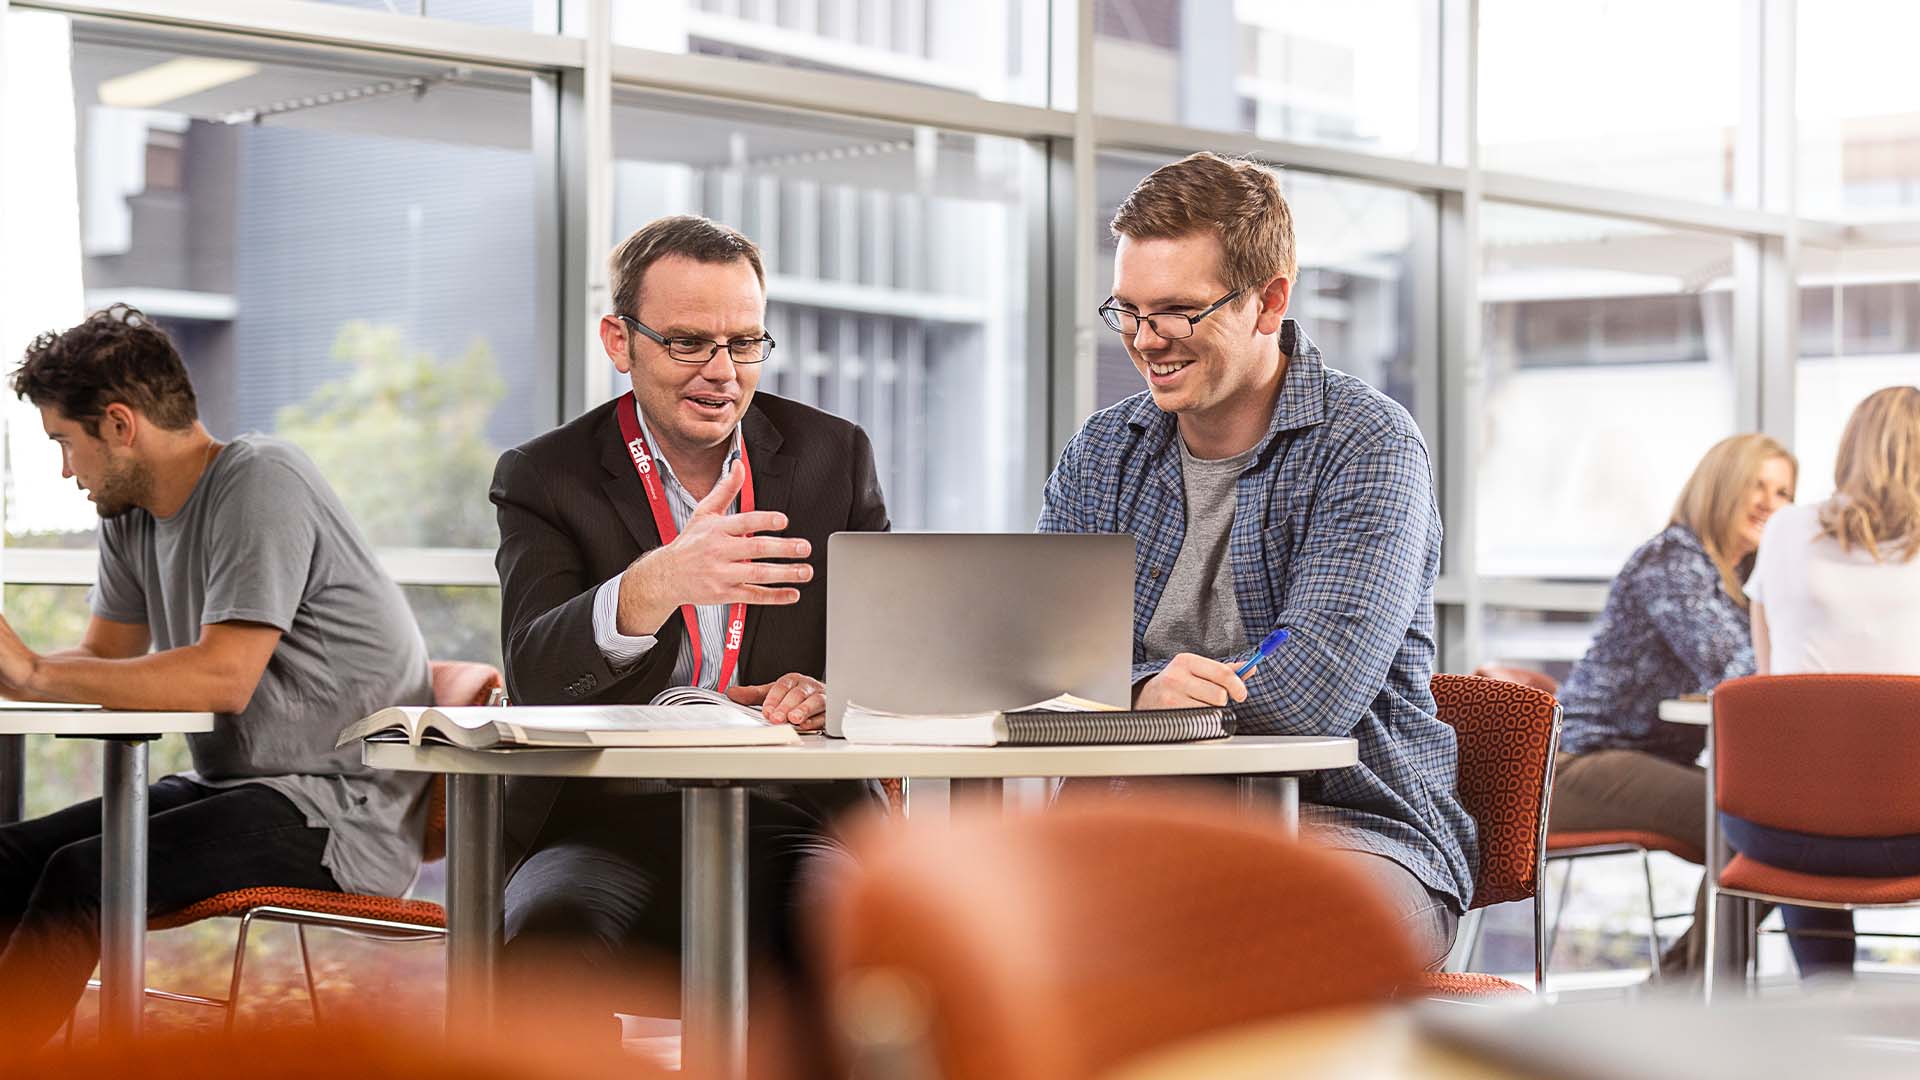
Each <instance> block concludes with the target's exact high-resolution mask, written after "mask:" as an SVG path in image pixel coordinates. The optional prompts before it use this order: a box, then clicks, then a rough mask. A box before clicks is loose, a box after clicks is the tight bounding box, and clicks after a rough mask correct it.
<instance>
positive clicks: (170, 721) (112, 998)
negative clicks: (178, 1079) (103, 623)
mask: <svg viewBox="0 0 1920 1080" xmlns="http://www.w3.org/2000/svg"><path fill="white" fill-rule="evenodd" d="M212 730H213V714H212V713H209V712H123V711H120V710H116V709H102V708H100V707H99V706H97V705H69V704H63V703H57V702H42V701H0V731H4V732H6V733H7V734H9V735H59V736H64V737H67V738H81V739H99V740H100V743H101V754H100V844H101V849H102V856H103V857H102V859H101V861H100V1031H101V1034H102V1035H103V1036H107V1035H111V1036H119V1037H132V1036H136V1035H138V1034H139V1033H140V1016H141V1005H142V1004H143V1002H142V998H143V997H144V995H145V993H146V986H147V979H146V975H147V743H149V742H151V741H153V740H154V739H157V738H159V737H160V736H162V735H176V734H189V733H192V732H200V731H212Z"/></svg>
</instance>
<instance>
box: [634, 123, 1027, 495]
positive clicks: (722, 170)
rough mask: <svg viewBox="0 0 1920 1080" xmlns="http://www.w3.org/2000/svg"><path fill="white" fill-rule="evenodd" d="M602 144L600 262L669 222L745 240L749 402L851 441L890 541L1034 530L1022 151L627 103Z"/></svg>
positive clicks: (890, 131) (943, 136)
mask: <svg viewBox="0 0 1920 1080" xmlns="http://www.w3.org/2000/svg"><path fill="white" fill-rule="evenodd" d="M614 128H615V151H616V153H617V154H618V157H619V161H618V162H617V163H616V165H615V170H614V187H615V210H614V232H615V236H614V237H609V238H608V242H609V245H611V244H612V243H613V242H614V240H615V239H616V238H618V237H623V236H625V235H626V234H627V233H629V232H631V231H632V230H634V229H636V228H638V227H640V226H641V225H644V224H646V223H647V222H648V221H650V220H652V219H653V218H655V217H659V216H661V215H663V214H673V213H699V214H705V215H707V216H709V217H712V218H715V219H716V220H720V221H724V222H726V223H728V224H730V225H733V226H735V227H736V228H739V229H740V230H742V231H743V232H745V233H746V234H747V235H748V236H750V237H752V238H753V239H754V241H755V242H757V243H758V244H759V245H760V246H761V248H762V250H763V252H764V257H765V260H766V269H767V298H768V312H767V321H768V329H769V331H770V332H771V333H772V335H773V337H774V340H775V341H777V342H778V343H779V346H778V348H777V349H776V350H775V351H774V353H773V356H772V358H771V359H770V360H769V361H768V362H767V364H766V368H765V370H764V371H763V372H762V375H761V382H760V392H762V393H772V394H778V395H780V396H782V397H788V398H792V399H794V400H797V401H801V402H804V403H806V404H809V405H814V406H817V407H819V408H822V409H826V410H828V411H830V412H833V413H837V414H839V415H841V416H844V417H847V418H848V419H851V420H854V421H856V422H858V423H859V424H860V425H861V426H862V427H864V428H865V429H866V431H867V434H868V435H869V436H871V437H872V439H873V444H874V452H875V455H876V458H877V461H878V465H879V469H880V479H881V483H882V485H883V486H884V488H885V490H886V496H887V507H888V510H889V511H890V513H891V515H892V518H893V523H894V526H895V527H896V528H901V529H968V530H983V529H984V530H994V529H1026V528H1029V527H1031V525H1032V521H1033V516H1034V513H1035V507H1036V506H1037V505H1038V494H1037V489H1038V486H1039V481H1040V476H1039V473H1040V470H1041V469H1042V468H1043V467H1044V463H1043V462H1041V461H1037V460H1035V459H1034V454H1033V453H1032V452H1031V450H1030V447H1031V446H1032V444H1033V440H1031V439H1030V438H1029V433H1030V432H1031V431H1032V430H1033V425H1035V424H1043V423H1045V409H1044V407H1043V404H1044V398H1041V399H1036V398H1035V396H1034V393H1033V391H1034V388H1035V387H1036V386H1040V385H1044V373H1043V372H1042V371H1041V370H1039V368H1038V367H1037V365H1039V364H1040V363H1041V362H1042V361H1041V360H1040V358H1039V357H1035V356H1031V355H1030V352H1031V349H1030V348H1029V341H1030V336H1031V330H1030V323H1029V320H1030V318H1033V317H1037V314H1036V313H1033V312H1031V311H1030V310H1029V308H1030V303H1029V301H1030V293H1029V289H1030V285H1029V279H1028V274H1029V273H1030V272H1031V271H1030V267H1031V266H1032V264H1033V260H1032V259H1031V257H1030V254H1029V251H1028V247H1027V245H1028V242H1029V223H1028V214H1029V208H1030V207H1032V206H1034V204H1035V200H1036V199H1037V198H1038V195H1037V190H1038V187H1039V179H1040V176H1039V168H1040V154H1039V151H1038V150H1037V149H1036V148H1034V147H1031V146H1029V145H1027V144H1025V143H1023V142H1019V141H1015V140H1010V139H1001V138H992V137H987V136H978V135H967V134H960V133H956V132H950V131H940V130H936V129H933V128H904V127H896V126H890V125H877V124H864V123H856V122H853V121H833V120H825V119H819V118H813V117H802V116H792V115H785V114H777V113H768V112H762V111H747V110H726V109H719V108H715V107H712V106H698V105H693V104H689V103H686V102H683V101H678V100H669V99H659V98H651V97H642V96H633V97H626V98H623V99H622V100H620V101H619V103H618V104H617V105H616V108H615V110H614ZM616 385H620V384H618V383H616Z"/></svg>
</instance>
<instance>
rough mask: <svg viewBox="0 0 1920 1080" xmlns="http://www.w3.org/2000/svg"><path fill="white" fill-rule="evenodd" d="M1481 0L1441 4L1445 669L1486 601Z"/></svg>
mask: <svg viewBox="0 0 1920 1080" xmlns="http://www.w3.org/2000/svg"><path fill="white" fill-rule="evenodd" d="M1479 9H1480V5H1479V2H1478V0H1446V3H1445V6H1444V7H1443V9H1442V13H1441V34H1440V43H1441V44H1440V47H1441V50H1442V52H1441V63H1440V68H1441V74H1442V83H1441V109H1442V112H1441V125H1440V143H1441V152H1442V155H1443V156H1444V158H1445V160H1448V161H1452V162H1456V163H1458V165H1459V171H1460V172H1461V173H1462V174H1463V176H1464V177H1465V182H1464V183H1463V184H1462V185H1461V187H1460V189H1459V190H1457V191H1443V192H1441V193H1440V194H1439V195H1438V196H1437V198H1438V200H1439V211H1440V212H1439V243H1438V245H1437V247H1436V253H1437V261H1438V265H1437V266H1436V267H1435V272H1436V273H1437V274H1438V276H1439V298H1438V304H1439V315H1440V320H1439V321H1440V341H1439V349H1440V388H1441V400H1440V451H1439V453H1440V470H1439V471H1440V497H1441V518H1442V520H1443V521H1444V522H1445V523H1446V533H1447V540H1446V548H1445V550H1444V552H1443V554H1442V561H1441V569H1442V571H1443V573H1444V574H1445V575H1446V576H1447V577H1448V578H1449V579H1450V580H1452V581H1454V582H1458V583H1459V584H1460V586H1462V588H1461V589H1460V591H1459V594H1458V599H1457V602H1456V603H1454V604H1450V605H1448V606H1447V607H1446V608H1444V609H1443V610H1442V611H1441V612H1440V627H1439V629H1440V636H1441V656H1440V667H1441V670H1443V671H1471V670H1473V668H1474V667H1475V666H1476V665H1477V664H1478V663H1479V662H1480V660H1481V658H1482V657H1481V636H1482V623H1483V622H1484V621H1485V620H1484V618H1483V615H1484V610H1485V605H1484V602H1483V600H1482V598H1481V580H1480V575H1479V552H1478V544H1479V540H1478V537H1479V529H1478V522H1477V517H1478V513H1479V503H1480V499H1479V468H1478V465H1479V456H1480V455H1479V446H1480V435H1481V427H1482V423H1483V421H1482V417H1481V401H1482V398H1483V397H1484V396H1485V393H1486V374H1485V367H1484V365H1483V363H1482V361H1481V356H1480V349H1481V341H1480V339H1481V326H1480V324H1481V313H1480V295H1479V293H1480V217H1481V215H1480V209H1481V202H1482V199H1483V195H1482V191H1481V179H1482V176H1483V174H1482V173H1481V171H1480V139H1479V118H1478V111H1479V76H1480V73H1479V57H1480V33H1479V18H1480V11H1479Z"/></svg>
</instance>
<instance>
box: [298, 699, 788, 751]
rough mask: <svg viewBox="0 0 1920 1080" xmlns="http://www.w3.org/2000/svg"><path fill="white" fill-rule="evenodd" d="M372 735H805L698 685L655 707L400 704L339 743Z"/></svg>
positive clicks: (719, 741) (433, 739)
mask: <svg viewBox="0 0 1920 1080" xmlns="http://www.w3.org/2000/svg"><path fill="white" fill-rule="evenodd" d="M370 736H371V737H373V738H375V739H388V738H391V739H396V740H398V739H404V740H406V741H407V742H410V743H413V744H414V745H415V746H418V745H420V744H421V743H444V744H447V745H451V746H462V747H465V748H467V749H469V750H494V749H505V748H509V747H523V746H542V747H556V746H558V747H571V748H574V749H584V748H589V747H602V746H779V745H782V744H789V743H798V742H799V741H800V733H799V732H797V731H795V730H794V729H793V728H792V727H791V726H790V725H787V724H769V723H767V721H766V720H765V719H764V718H762V717H761V715H760V710H758V709H753V708H749V707H747V706H745V705H741V704H738V703H737V702H733V701H730V700H728V699H727V697H726V696H725V695H723V694H716V693H714V692H713V691H711V690H702V689H700V688H698V687H692V686H669V687H667V688H666V689H665V690H662V691H660V693H658V694H656V695H655V696H654V699H653V702H652V704H648V705H515V706H511V707H508V708H499V707H495V706H486V705H466V706H448V707H444V708H443V707H440V706H424V705H396V706H394V707H393V708H389V709H381V710H380V711H379V712H377V713H374V714H373V715H372V716H369V717H366V718H364V719H361V720H356V721H354V722H353V723H351V724H348V725H347V726H346V728H344V729H343V730H342V731H341V732H340V738H339V740H338V742H337V743H336V745H339V746H345V745H347V744H348V743H350V742H353V741H355V740H357V739H364V738H368V737H370Z"/></svg>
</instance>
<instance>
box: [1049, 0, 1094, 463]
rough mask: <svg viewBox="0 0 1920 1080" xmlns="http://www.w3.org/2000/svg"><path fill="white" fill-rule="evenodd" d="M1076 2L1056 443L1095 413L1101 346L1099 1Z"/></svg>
mask: <svg viewBox="0 0 1920 1080" xmlns="http://www.w3.org/2000/svg"><path fill="white" fill-rule="evenodd" d="M1075 3H1076V4H1077V8H1076V18H1075V20H1074V23H1075V31H1074V33H1075V36H1074V55H1075V58H1076V59H1075V67H1074V86H1075V91H1074V113H1073V202H1072V207H1073V261H1072V266H1073V279H1072V281H1073V288H1072V296H1073V306H1072V308H1071V310H1070V311H1068V312H1067V315H1068V317H1069V318H1070V319H1072V326H1073V352H1072V353H1071V354H1070V355H1069V356H1068V357H1067V360H1068V363H1069V364H1070V371H1071V383H1070V386H1071V396H1070V397H1068V398H1067V400H1065V401H1064V402H1058V403H1057V404H1061V405H1065V406H1066V414H1065V415H1064V416H1060V413H1059V411H1058V410H1056V416H1059V417H1060V419H1061V420H1063V421H1065V422H1064V423H1063V424H1062V425H1061V426H1060V430H1059V431H1058V432H1057V434H1058V435H1059V436H1060V438H1059V439H1058V440H1056V443H1057V444H1058V445H1065V443H1066V439H1067V436H1068V435H1070V434H1071V433H1072V432H1074V431H1077V430H1079V428H1080V425H1081V424H1082V423H1084V422H1085V421H1086V419H1087V417H1089V416H1092V415H1093V406H1094V397H1095V386H1096V380H1097V373H1096V364H1097V362H1098V357H1099V348H1098V347H1097V346H1096V345H1095V343H1094V340H1095V339H1094V334H1095V332H1096V328H1095V326H1094V314H1093V309H1094V308H1096V307H1098V306H1099V302H1100V299H1099V297H1098V296H1097V295H1096V290H1097V289H1098V288H1099V286H1098V285H1097V283H1096V282H1095V278H1097V277H1098V276H1099V273H1100V222H1099V220H1098V219H1099V214H1100V169H1099V165H1100V159H1099V152H1100V147H1101V145H1102V143H1101V142H1100V139H1099V124H1098V119H1097V118H1096V117H1095V115H1094V93H1095V87H1094V49H1093V46H1094V41H1093V37H1094V34H1093V27H1094V17H1093V16H1094V10H1093V9H1094V0H1075Z"/></svg>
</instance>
